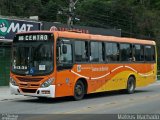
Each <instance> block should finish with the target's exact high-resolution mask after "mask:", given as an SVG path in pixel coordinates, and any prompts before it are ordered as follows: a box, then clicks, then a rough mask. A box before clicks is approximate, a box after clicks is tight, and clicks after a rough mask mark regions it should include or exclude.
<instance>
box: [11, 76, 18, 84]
mask: <svg viewBox="0 0 160 120" xmlns="http://www.w3.org/2000/svg"><path fill="white" fill-rule="evenodd" d="M10 83H11V84H12V85H14V86H18V85H17V83H16V81H15V80H14V79H13V78H12V77H10Z"/></svg>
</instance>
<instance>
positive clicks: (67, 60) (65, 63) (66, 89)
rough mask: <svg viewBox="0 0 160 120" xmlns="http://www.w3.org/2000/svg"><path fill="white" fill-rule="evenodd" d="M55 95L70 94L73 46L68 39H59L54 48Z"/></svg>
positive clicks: (72, 77)
mask: <svg viewBox="0 0 160 120" xmlns="http://www.w3.org/2000/svg"><path fill="white" fill-rule="evenodd" d="M56 50H57V51H56V54H57V55H56V59H57V60H56V61H57V73H56V97H61V96H69V95H72V88H73V86H72V83H73V80H74V75H73V74H72V73H71V69H72V67H73V48H72V43H71V42H70V40H60V41H58V43H57V48H56Z"/></svg>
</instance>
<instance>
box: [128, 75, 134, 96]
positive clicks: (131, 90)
mask: <svg viewBox="0 0 160 120" xmlns="http://www.w3.org/2000/svg"><path fill="white" fill-rule="evenodd" d="M135 87H136V82H135V78H134V77H132V76H131V77H129V78H128V82H127V89H126V92H127V93H128V94H133V93H134V91H135Z"/></svg>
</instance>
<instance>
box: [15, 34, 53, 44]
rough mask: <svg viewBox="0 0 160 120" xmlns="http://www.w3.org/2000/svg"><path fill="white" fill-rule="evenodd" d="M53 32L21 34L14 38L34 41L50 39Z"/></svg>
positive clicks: (20, 40)
mask: <svg viewBox="0 0 160 120" xmlns="http://www.w3.org/2000/svg"><path fill="white" fill-rule="evenodd" d="M49 40H51V34H19V35H17V36H16V37H15V38H14V40H13V41H14V42H32V41H33V42H34V41H49Z"/></svg>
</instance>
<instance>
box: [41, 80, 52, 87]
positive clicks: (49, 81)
mask: <svg viewBox="0 0 160 120" xmlns="http://www.w3.org/2000/svg"><path fill="white" fill-rule="evenodd" d="M53 82H54V78H50V79H48V80H47V81H45V82H44V83H43V84H42V85H41V88H45V87H49V86H50V85H51V84H52V83H53Z"/></svg>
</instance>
